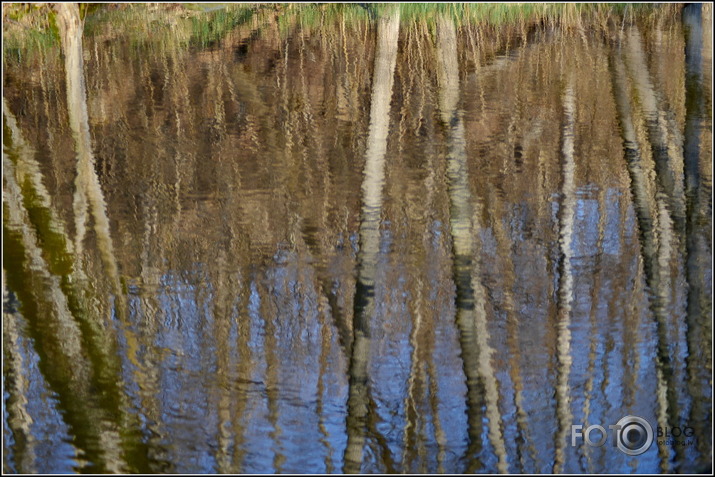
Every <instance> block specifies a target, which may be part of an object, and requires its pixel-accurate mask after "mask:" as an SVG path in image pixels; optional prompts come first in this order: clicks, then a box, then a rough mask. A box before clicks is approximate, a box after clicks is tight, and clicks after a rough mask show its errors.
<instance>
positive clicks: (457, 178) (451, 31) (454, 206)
mask: <svg viewBox="0 0 715 477" xmlns="http://www.w3.org/2000/svg"><path fill="white" fill-rule="evenodd" d="M437 21H438V23H437V49H438V56H437V58H438V61H437V62H438V70H437V77H438V80H439V108H440V112H441V118H442V122H443V123H444V124H445V126H446V127H447V143H448V153H447V179H448V183H449V198H450V217H449V220H450V232H451V234H452V242H453V245H452V246H453V249H454V281H455V285H456V287H457V296H456V313H457V316H456V320H457V327H458V329H459V334H460V338H459V340H460V345H461V351H462V360H463V364H464V373H465V375H466V378H467V412H468V421H469V431H468V432H469V439H470V444H469V448H468V456H467V459H468V463H467V465H468V468H467V471H468V472H474V471H476V470H478V469H479V468H481V462H480V461H479V452H480V450H481V440H482V420H483V416H482V415H481V408H482V405H484V406H485V407H486V417H487V420H488V421H489V429H488V435H489V442H490V443H491V445H492V447H493V448H494V452H495V454H496V455H497V458H498V463H497V469H498V470H499V472H501V473H506V472H508V471H509V462H508V460H507V455H506V447H505V445H504V437H503V435H502V429H503V424H502V419H501V415H500V413H499V389H498V383H497V380H496V376H495V374H494V369H493V367H492V362H491V359H492V353H493V350H492V348H491V345H490V344H489V329H488V327H487V321H486V310H485V308H484V307H485V303H486V293H485V291H484V287H483V285H482V283H481V279H480V271H479V268H480V264H479V259H478V258H476V256H477V253H478V250H477V245H476V243H475V240H474V236H475V235H476V234H477V230H479V219H478V217H479V215H480V210H479V207H475V206H473V199H472V195H471V192H470V190H469V180H468V179H469V175H468V171H467V151H466V139H465V131H464V123H463V122H462V117H461V114H460V112H459V111H458V109H457V103H458V101H459V91H460V89H459V63H458V59H457V35H456V31H455V27H454V22H453V20H452V19H451V18H447V17H446V16H442V17H440V18H439V19H438V20H437Z"/></svg>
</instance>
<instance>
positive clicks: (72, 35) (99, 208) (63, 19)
mask: <svg viewBox="0 0 715 477" xmlns="http://www.w3.org/2000/svg"><path fill="white" fill-rule="evenodd" d="M57 23H58V27H59V30H60V39H61V40H62V51H63V52H64V57H65V75H66V80H67V110H68V113H69V123H70V129H72V134H73V136H74V140H75V146H76V148H77V179H76V181H75V198H74V206H75V214H76V222H75V227H76V234H77V237H76V240H75V243H76V248H77V254H78V255H81V252H82V242H83V240H84V235H85V233H86V221H87V209H88V207H89V209H90V210H91V212H92V217H93V219H94V230H95V233H96V234H97V243H98V246H99V249H100V252H101V255H102V260H103V261H104V264H105V267H106V269H107V270H106V271H107V274H108V275H109V276H110V278H111V280H112V286H113V287H114V291H115V293H117V294H120V284H119V273H118V270H117V261H116V258H115V257H114V246H113V245H112V239H111V236H110V233H109V218H108V217H107V204H106V202H105V200H104V194H103V192H102V187H101V185H100V183H99V178H98V177H97V173H96V171H95V164H94V157H93V155H92V144H91V138H90V134H89V116H88V114H87V88H86V85H85V79H84V62H83V59H82V56H83V53H82V21H81V20H80V18H79V9H78V7H77V5H76V4H74V3H61V4H59V6H58V12H57Z"/></svg>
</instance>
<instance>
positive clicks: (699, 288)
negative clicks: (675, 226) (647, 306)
mask: <svg viewBox="0 0 715 477" xmlns="http://www.w3.org/2000/svg"><path fill="white" fill-rule="evenodd" d="M703 8H704V7H703V5H700V4H692V5H688V6H687V7H686V8H684V9H683V26H684V30H685V70H686V72H685V73H686V76H685V109H686V115H685V130H684V147H683V155H684V156H685V195H686V274H687V281H688V305H687V317H688V321H687V323H688V331H687V341H688V358H687V367H688V386H689V389H690V393H691V395H692V404H691V409H690V416H689V419H688V424H689V425H690V426H692V427H693V428H694V429H695V437H696V445H697V448H698V452H699V456H698V467H701V468H704V467H705V466H707V465H708V464H709V463H710V460H709V457H711V454H710V452H711V449H712V434H711V433H710V431H709V429H710V428H711V427H712V401H711V399H712V396H709V397H708V396H707V395H704V393H703V392H702V387H701V386H702V385H701V383H704V382H709V383H710V385H711V386H712V319H711V313H712V294H711V293H710V291H709V288H710V287H709V286H708V279H707V273H708V270H710V271H711V270H712V250H711V244H712V237H710V236H708V235H709V232H707V231H709V230H711V227H712V223H711V222H712V221H711V218H710V217H711V213H712V212H711V211H710V210H709V207H708V203H709V201H708V197H707V194H708V190H707V189H708V188H707V181H706V180H704V178H703V177H702V176H701V173H700V168H701V164H700V160H701V144H700V142H701V141H700V135H701V131H702V130H703V129H706V128H704V126H707V123H706V118H707V113H706V112H705V111H703V108H702V107H701V98H703V97H704V96H705V95H704V88H703V86H704V84H705V83H704V79H703V69H704V67H703V46H707V45H708V44H709V42H704V41H703V36H704V34H705V32H706V31H708V27H707V23H706V27H705V28H703V21H704V20H705V19H704V18H703ZM707 160H709V159H706V161H707ZM710 188H712V184H710ZM710 192H712V190H710ZM699 224H709V225H710V226H708V227H705V228H704V229H701V227H702V225H699ZM701 230H702V231H701Z"/></svg>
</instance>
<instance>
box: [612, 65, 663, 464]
mask: <svg viewBox="0 0 715 477" xmlns="http://www.w3.org/2000/svg"><path fill="white" fill-rule="evenodd" d="M611 76H612V81H613V95H614V98H615V101H616V109H617V112H618V119H619V123H620V125H621V135H622V139H623V149H624V155H625V160H626V166H627V169H628V174H629V176H630V179H631V191H632V196H633V204H634V208H635V211H636V218H637V221H638V228H639V231H640V242H641V256H642V261H643V268H644V272H645V280H646V284H647V286H648V287H649V288H650V289H651V292H652V293H653V295H654V298H653V300H652V301H651V310H652V313H653V315H654V318H655V321H656V330H657V335H658V336H657V346H658V350H657V359H656V375H657V376H656V388H657V392H656V399H657V406H658V411H657V419H658V425H659V426H661V427H665V426H667V425H668V416H669V409H668V408H669V399H668V397H669V395H670V394H672V393H670V392H669V391H668V387H669V386H668V384H667V379H668V377H669V376H670V375H671V374H672V372H671V370H670V360H669V359H668V349H667V342H666V337H665V328H666V320H667V317H666V316H665V314H664V311H665V306H664V301H665V295H666V292H665V291H664V290H663V288H662V280H661V268H660V264H659V260H658V251H659V249H661V247H660V243H659V242H660V241H659V237H658V206H657V203H656V200H655V198H654V197H653V195H651V193H650V191H649V184H648V182H647V181H648V177H651V176H652V174H649V173H648V172H649V171H646V170H644V169H645V167H646V166H644V164H643V159H642V156H641V150H642V149H641V146H640V145H639V141H638V137H637V135H636V129H635V126H634V124H633V117H632V112H631V106H630V99H629V95H628V91H629V88H628V80H627V76H626V69H625V65H624V64H623V60H622V59H621V57H620V56H619V55H618V53H617V52H613V53H612V54H611ZM671 412H672V411H671ZM660 442H663V441H660ZM658 447H659V455H660V459H661V463H660V465H661V470H662V471H663V472H668V471H669V470H670V450H669V449H668V446H665V445H664V444H659V445H658Z"/></svg>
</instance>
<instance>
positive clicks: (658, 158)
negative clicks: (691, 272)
mask: <svg viewBox="0 0 715 477" xmlns="http://www.w3.org/2000/svg"><path fill="white" fill-rule="evenodd" d="M624 52H625V55H624V56H625V59H626V62H627V63H626V66H627V67H628V69H629V72H630V74H631V77H632V79H633V84H634V86H635V89H636V91H637V92H638V100H639V104H640V110H641V111H642V113H643V115H644V116H645V121H646V127H647V129H648V138H649V141H650V145H651V152H652V155H653V160H654V162H655V166H656V171H657V173H658V180H659V183H660V185H661V187H662V189H663V192H665V194H666V195H667V197H668V201H669V204H668V205H669V209H670V211H669V212H670V216H671V217H672V219H673V222H674V223H675V225H676V227H677V230H682V229H683V224H684V220H685V197H684V190H683V176H682V170H683V138H682V136H681V134H680V130H679V129H678V127H677V126H676V125H675V123H674V121H673V118H671V117H669V116H668V113H667V111H663V110H662V108H661V107H660V105H659V104H658V103H659V102H658V97H657V95H656V91H655V86H654V85H653V82H652V80H651V77H650V73H649V69H648V64H647V63H646V60H645V53H644V52H643V40H642V38H641V34H640V32H639V31H638V28H637V27H635V26H634V27H632V28H630V29H629V31H628V34H627V35H626V44H625V50H624Z"/></svg>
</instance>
